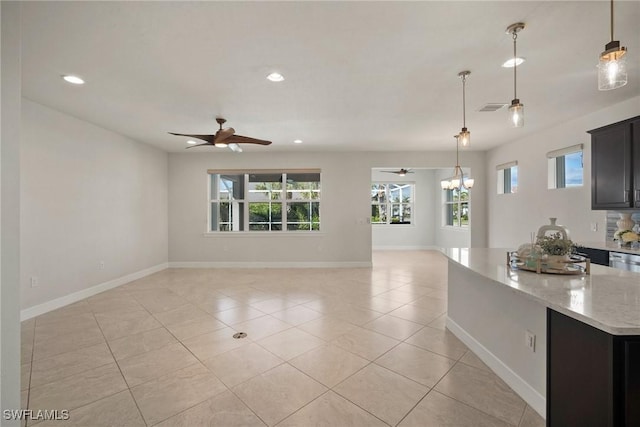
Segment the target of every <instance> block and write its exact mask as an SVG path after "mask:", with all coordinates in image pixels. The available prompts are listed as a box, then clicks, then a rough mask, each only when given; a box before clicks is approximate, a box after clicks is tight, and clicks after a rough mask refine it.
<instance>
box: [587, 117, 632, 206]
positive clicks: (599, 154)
mask: <svg viewBox="0 0 640 427" xmlns="http://www.w3.org/2000/svg"><path fill="white" fill-rule="evenodd" d="M589 133H590V134H591V209H593V210H598V209H600V210H604V209H631V208H634V207H640V116H638V117H634V118H632V119H628V120H624V121H622V122H618V123H614V124H611V125H608V126H604V127H601V128H598V129H594V130H590V131H589Z"/></svg>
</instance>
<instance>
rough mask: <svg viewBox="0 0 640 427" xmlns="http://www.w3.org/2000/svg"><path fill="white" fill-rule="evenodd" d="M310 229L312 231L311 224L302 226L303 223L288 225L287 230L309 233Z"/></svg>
mask: <svg viewBox="0 0 640 427" xmlns="http://www.w3.org/2000/svg"><path fill="white" fill-rule="evenodd" d="M310 229H311V225H310V224H301V223H296V224H287V230H289V231H308V230H310Z"/></svg>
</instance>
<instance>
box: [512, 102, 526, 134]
mask: <svg viewBox="0 0 640 427" xmlns="http://www.w3.org/2000/svg"><path fill="white" fill-rule="evenodd" d="M509 122H510V123H511V127H514V128H521V127H523V126H524V104H521V103H520V100H519V99H517V98H516V99H514V100H513V101H511V105H510V106H509Z"/></svg>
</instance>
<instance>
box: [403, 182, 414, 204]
mask: <svg viewBox="0 0 640 427" xmlns="http://www.w3.org/2000/svg"><path fill="white" fill-rule="evenodd" d="M412 187H413V186H412V185H406V186H404V187H403V188H402V202H403V203H411V202H413V194H411V193H412V191H411V189H412Z"/></svg>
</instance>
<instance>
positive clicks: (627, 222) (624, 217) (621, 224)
mask: <svg viewBox="0 0 640 427" xmlns="http://www.w3.org/2000/svg"><path fill="white" fill-rule="evenodd" d="M616 225H617V226H618V231H622V230H633V227H635V225H636V222H635V221H634V220H632V219H631V213H628V212H620V219H619V220H618V221H616Z"/></svg>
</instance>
